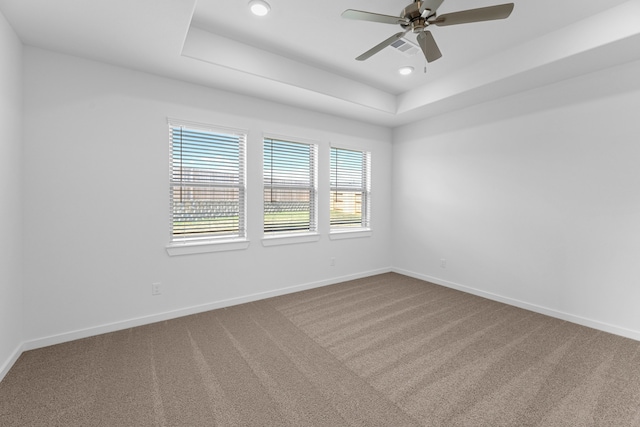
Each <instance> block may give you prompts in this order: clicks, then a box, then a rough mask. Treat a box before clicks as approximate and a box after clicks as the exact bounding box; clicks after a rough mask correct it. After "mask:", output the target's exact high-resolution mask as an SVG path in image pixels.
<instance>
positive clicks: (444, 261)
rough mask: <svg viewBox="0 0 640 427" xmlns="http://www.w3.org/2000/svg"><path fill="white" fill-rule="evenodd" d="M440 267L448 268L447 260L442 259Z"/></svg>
mask: <svg viewBox="0 0 640 427" xmlns="http://www.w3.org/2000/svg"><path fill="white" fill-rule="evenodd" d="M440 267H442V268H447V260H446V259H444V258H442V259H440Z"/></svg>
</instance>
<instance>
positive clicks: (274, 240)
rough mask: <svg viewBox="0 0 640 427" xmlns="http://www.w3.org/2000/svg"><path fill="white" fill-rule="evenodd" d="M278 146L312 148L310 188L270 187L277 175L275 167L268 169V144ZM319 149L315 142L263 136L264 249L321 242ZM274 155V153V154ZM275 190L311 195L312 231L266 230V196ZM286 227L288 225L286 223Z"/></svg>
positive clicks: (294, 186)
mask: <svg viewBox="0 0 640 427" xmlns="http://www.w3.org/2000/svg"><path fill="white" fill-rule="evenodd" d="M274 142H279V143H283V144H295V145H303V146H308V148H309V160H308V162H309V163H308V164H309V175H308V177H307V179H308V180H309V184H308V185H306V186H305V185H291V184H288V185H273V184H270V185H268V184H267V178H268V177H269V179H270V180H271V181H272V180H273V173H274V172H276V170H274V168H273V167H271V168H268V164H267V161H266V154H267V144H269V143H271V144H272V146H271V149H272V150H273V143H274ZM318 149H319V144H318V142H316V141H312V140H306V139H304V138H298V137H290V136H282V135H274V134H266V133H265V134H264V135H263V137H262V199H263V207H262V235H263V238H262V244H263V245H264V246H274V245H281V244H293V243H306V242H314V241H318V240H319V239H320V235H319V231H318V225H319V224H318ZM272 153H273V151H272ZM274 189H280V190H287V189H289V190H303V191H308V192H309V228H308V229H304V230H282V231H278V230H272V231H269V230H267V229H266V213H267V206H266V202H265V196H266V192H267V191H268V190H271V191H273V190H274ZM283 224H286V223H283Z"/></svg>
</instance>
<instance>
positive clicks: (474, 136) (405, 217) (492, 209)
mask: <svg viewBox="0 0 640 427" xmlns="http://www.w3.org/2000/svg"><path fill="white" fill-rule="evenodd" d="M638 75H640V63H638V62H636V63H631V64H627V65H624V66H620V67H616V68H612V69H608V70H604V71H602V72H599V73H595V74H591V75H586V76H582V77H580V78H576V79H573V80H569V81H562V82H559V83H557V84H554V85H553V86H549V87H545V88H542V89H538V90H534V91H530V92H527V93H522V94H519V95H516V96H513V97H509V98H506V99H502V100H499V101H495V102H492V103H490V104H485V105H481V106H477V107H474V108H469V109H467V110H464V111H459V112H456V113H452V114H449V115H446V116H442V117H437V118H434V119H431V120H426V121H423V122H421V123H416V124H413V125H409V126H405V127H402V128H399V129H396V131H395V132H394V149H393V166H392V170H393V186H392V194H393V199H392V206H393V210H392V223H393V227H394V228H393V231H394V233H393V236H394V238H393V239H394V240H393V265H394V267H396V268H397V269H398V270H399V271H402V272H405V273H408V274H411V275H414V276H416V277H422V278H425V279H427V280H432V281H435V282H436V283H440V284H444V285H447V286H452V287H457V288H460V289H465V290H468V291H472V292H474V293H477V294H480V295H486V296H489V297H491V298H495V299H498V300H503V301H507V302H510V303H512V304H516V305H520V306H523V307H527V308H530V309H534V310H537V311H540V312H545V313H549V314H552V315H555V316H558V317H561V318H565V319H569V320H572V321H575V322H578V323H582V324H586V325H591V326H596V327H598V328H601V329H604V330H609V331H611V332H615V333H619V334H622V335H626V336H629V337H634V338H636V339H640V315H639V314H638V313H639V312H640V311H639V309H638V302H639V301H640V261H639V260H640V120H639V119H640V116H639V115H638V112H639V111H640V83H639V81H638V80H639V79H638V78H637V76H638ZM441 259H446V267H445V268H443V267H442V266H441V265H440V264H441V261H440V260H441Z"/></svg>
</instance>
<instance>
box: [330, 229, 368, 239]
mask: <svg viewBox="0 0 640 427" xmlns="http://www.w3.org/2000/svg"><path fill="white" fill-rule="evenodd" d="M372 234H373V232H372V231H371V229H370V228H358V229H355V230H340V231H332V232H330V233H329V239H331V240H343V239H359V238H362V237H371V235H372Z"/></svg>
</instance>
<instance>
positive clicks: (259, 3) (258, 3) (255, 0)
mask: <svg viewBox="0 0 640 427" xmlns="http://www.w3.org/2000/svg"><path fill="white" fill-rule="evenodd" d="M249 8H250V9H251V13H253V14H254V15H256V16H265V15H266V14H267V13H269V11H270V10H271V6H269V3H267V2H266V1H264V0H251V1H250V2H249Z"/></svg>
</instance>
